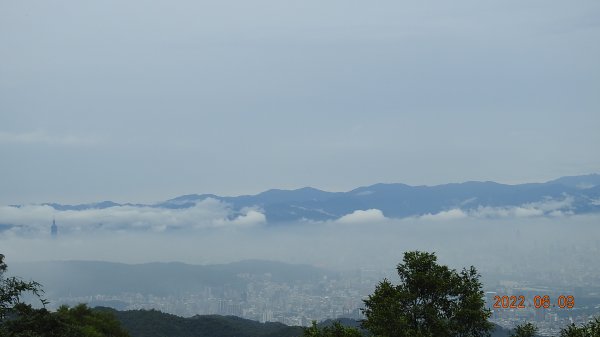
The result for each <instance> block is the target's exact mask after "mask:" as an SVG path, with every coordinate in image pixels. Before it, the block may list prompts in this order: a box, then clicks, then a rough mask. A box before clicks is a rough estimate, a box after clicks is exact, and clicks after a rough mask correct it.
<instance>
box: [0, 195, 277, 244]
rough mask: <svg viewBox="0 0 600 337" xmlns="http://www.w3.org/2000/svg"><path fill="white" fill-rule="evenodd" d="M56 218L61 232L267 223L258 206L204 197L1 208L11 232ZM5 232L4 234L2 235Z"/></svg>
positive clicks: (39, 230)
mask: <svg viewBox="0 0 600 337" xmlns="http://www.w3.org/2000/svg"><path fill="white" fill-rule="evenodd" d="M53 219H56V222H57V224H58V226H59V231H60V232H61V233H64V234H74V233H80V232H94V231H102V230H109V231H120V232H123V231H139V230H143V231H150V232H164V231H169V230H186V229H198V228H213V227H231V226H232V227H248V226H256V225H261V224H265V223H266V218H265V215H264V214H263V213H262V212H261V211H260V210H259V209H257V208H244V209H242V210H241V211H240V212H234V211H233V210H232V209H231V208H230V207H229V205H227V204H225V203H222V202H220V201H218V200H215V199H210V198H208V199H205V200H203V201H201V202H199V203H198V204H196V206H194V207H191V208H186V209H166V208H156V207H137V206H116V207H110V208H104V209H88V210H69V211H57V210H55V209H54V208H52V207H50V206H46V205H28V206H22V207H13V206H3V207H0V223H4V224H11V225H16V226H17V227H13V228H12V229H10V230H9V231H8V232H10V233H12V234H18V233H21V234H23V233H28V234H33V235H35V234H44V233H48V232H49V228H50V225H51V223H52V220H53ZM5 235H6V234H5Z"/></svg>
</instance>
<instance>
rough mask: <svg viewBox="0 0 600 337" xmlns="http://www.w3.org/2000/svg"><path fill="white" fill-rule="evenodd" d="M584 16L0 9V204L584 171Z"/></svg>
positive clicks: (482, 6)
mask: <svg viewBox="0 0 600 337" xmlns="http://www.w3.org/2000/svg"><path fill="white" fill-rule="evenodd" d="M599 17H600V2H598V1H596V0H591V1H586V0H582V1H576V2H573V1H535V0H534V1H527V2H523V1H513V0H507V1H485V2H483V1H475V0H456V1H452V2H447V1H399V0H395V1H387V0H382V1H377V2H372V1H370V2H367V1H351V0H350V1H349V0H346V1H316V0H306V1H275V0H255V1H247V0H224V1H191V0H190V1H188V0H181V1H157V0H144V1H141V0H130V1H126V2H124V1H116V0H107V1H80V0H77V1H76V0H56V1H51V2H50V1H43V0H30V1H9V0H0V204H2V205H8V204H23V203H41V202H50V201H51V202H62V203H81V202H93V201H100V200H113V201H116V202H153V201H159V200H165V199H168V198H172V197H175V196H178V195H182V194H189V193H215V194H219V195H240V194H254V193H258V192H261V191H264V190H267V189H270V188H299V187H304V186H312V187H316V188H320V189H324V190H329V191H346V190H350V189H353V188H355V187H358V186H364V185H370V184H374V183H379V182H403V183H407V184H412V185H420V184H426V185H434V184H440V183H447V182H461V181H468V180H493V181H498V182H504V183H521V182H532V181H546V180H551V179H554V178H557V177H560V176H564V175H577V174H587V173H594V172H596V173H597V172H600V152H599V151H598V144H600V132H598V130H599V129H600V111H599V110H600V95H599V93H600V61H598V60H600V44H598V43H597V42H598V41H600V21H599V20H598V18H599Z"/></svg>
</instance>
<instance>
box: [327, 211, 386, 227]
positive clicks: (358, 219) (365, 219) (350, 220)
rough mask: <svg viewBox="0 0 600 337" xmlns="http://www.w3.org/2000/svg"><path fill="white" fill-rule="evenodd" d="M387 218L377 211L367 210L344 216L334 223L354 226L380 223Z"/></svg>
mask: <svg viewBox="0 0 600 337" xmlns="http://www.w3.org/2000/svg"><path fill="white" fill-rule="evenodd" d="M386 219H387V218H386V217H385V216H384V215H383V212H381V211H380V210H378V209H374V208H373V209H368V210H366V211H362V210H357V211H354V212H352V213H350V214H346V215H344V216H343V217H341V218H339V219H337V220H336V221H335V222H338V223H342V224H354V223H369V222H370V223H373V222H381V221H384V220H386Z"/></svg>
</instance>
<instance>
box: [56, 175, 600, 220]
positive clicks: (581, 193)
mask: <svg viewBox="0 0 600 337" xmlns="http://www.w3.org/2000/svg"><path fill="white" fill-rule="evenodd" d="M207 198H213V199H216V200H219V201H221V202H224V203H227V204H229V205H231V207H232V209H233V210H234V212H241V211H242V210H243V209H244V208H246V207H256V208H260V209H261V210H262V211H263V212H264V214H265V216H266V218H267V221H268V223H271V224H273V223H284V222H293V221H298V220H312V221H325V220H335V219H339V218H340V217H342V216H344V215H347V214H350V213H352V212H354V211H356V210H368V209H378V210H380V211H381V212H382V213H383V215H385V216H386V217H388V218H405V217H411V216H421V215H425V214H436V213H440V212H444V211H449V210H453V209H460V210H462V211H464V212H475V211H477V210H482V209H484V210H485V209H509V208H515V207H521V208H527V209H535V210H537V211H539V212H541V213H542V214H552V212H562V213H566V214H582V213H591V212H599V211H600V174H589V175H581V176H570V177H562V178H559V179H556V180H552V181H548V182H545V183H527V184H518V185H506V184H499V183H495V182H491V181H486V182H478V181H469V182H464V183H452V184H444V185H436V186H409V185H405V184H399V183H396V184H375V185H371V186H365V187H359V188H356V189H354V190H351V191H348V192H327V191H321V190H318V189H315V188H311V187H305V188H300V189H296V190H278V189H272V190H268V191H265V192H262V193H259V194H256V195H242V196H236V197H222V196H218V195H214V194H190V195H183V196H179V197H176V198H173V199H169V200H166V201H164V202H159V203H156V204H151V205H144V204H118V203H114V202H111V201H103V202H99V203H92V204H80V205H61V204H56V203H48V204H45V205H49V206H51V207H53V208H55V209H56V210H86V209H104V208H110V207H116V206H133V207H157V208H169V209H185V208H190V207H194V206H195V205H196V204H197V203H199V202H201V201H203V200H205V199H207Z"/></svg>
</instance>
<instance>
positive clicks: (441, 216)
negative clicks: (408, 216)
mask: <svg viewBox="0 0 600 337" xmlns="http://www.w3.org/2000/svg"><path fill="white" fill-rule="evenodd" d="M467 216H468V215H467V214H466V213H465V212H463V211H462V210H461V209H458V208H455V209H451V210H449V211H443V212H439V213H435V214H425V215H422V216H421V217H420V218H421V219H423V220H442V221H443V220H455V219H463V218H466V217H467Z"/></svg>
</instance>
